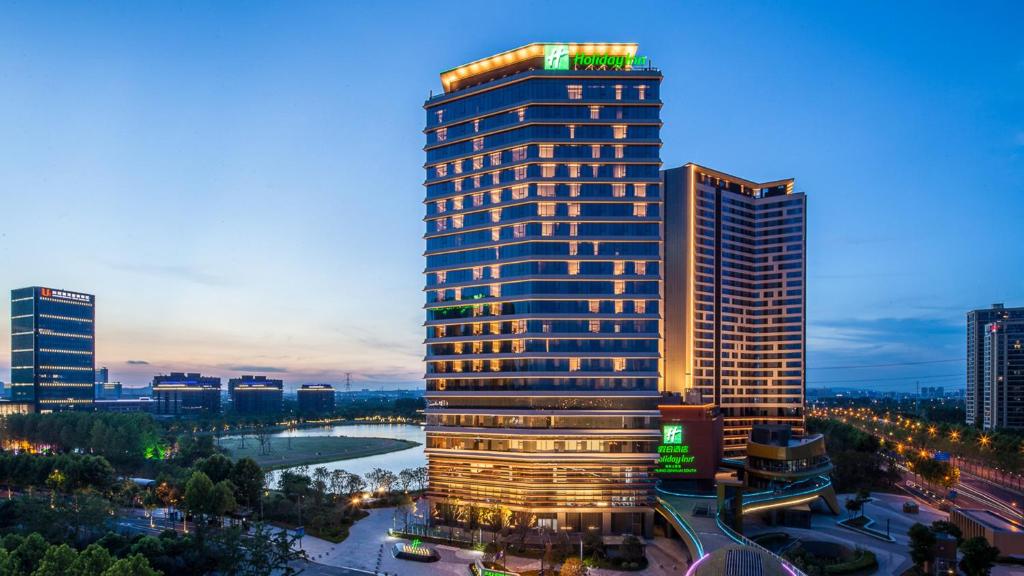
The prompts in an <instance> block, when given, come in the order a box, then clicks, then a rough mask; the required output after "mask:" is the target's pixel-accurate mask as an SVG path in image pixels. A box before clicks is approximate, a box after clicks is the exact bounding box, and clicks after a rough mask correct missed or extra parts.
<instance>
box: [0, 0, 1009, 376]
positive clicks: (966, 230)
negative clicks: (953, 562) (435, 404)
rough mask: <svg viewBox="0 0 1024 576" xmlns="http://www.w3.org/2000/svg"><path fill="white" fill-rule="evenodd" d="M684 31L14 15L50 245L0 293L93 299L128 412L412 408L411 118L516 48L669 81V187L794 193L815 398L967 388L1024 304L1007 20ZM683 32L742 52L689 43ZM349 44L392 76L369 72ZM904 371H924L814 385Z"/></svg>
mask: <svg viewBox="0 0 1024 576" xmlns="http://www.w3.org/2000/svg"><path fill="white" fill-rule="evenodd" d="M654 6H656V5H654V4H652V5H651V7H652V8H651V9H654ZM689 6H695V7H700V8H696V9H693V10H690V9H686V10H679V11H677V13H676V16H679V18H672V17H666V18H664V19H662V20H663V22H662V23H660V24H656V25H652V24H651V23H650V22H649V20H648V19H646V18H644V21H643V24H642V25H640V24H639V22H640V19H639V18H635V17H631V15H630V14H629V13H622V12H621V11H615V12H614V17H613V16H612V15H611V11H609V13H610V14H609V15H608V16H605V15H600V14H598V15H596V17H595V19H593V20H586V19H583V20H581V19H578V18H577V19H575V20H570V19H569V16H570V15H572V14H574V13H575V11H574V10H572V9H571V7H569V6H566V7H562V6H556V7H554V9H552V10H546V8H545V5H542V4H529V5H527V7H526V8H525V11H526V12H533V13H535V14H536V15H540V14H541V10H545V12H546V13H547V16H546V18H544V19H538V23H537V26H536V30H530V31H529V32H528V33H525V32H505V31H503V30H502V26H501V18H500V17H498V15H499V12H497V11H496V10H495V11H493V13H492V14H491V16H492V17H483V18H479V16H480V15H479V14H465V13H461V12H460V11H459V10H453V11H450V13H449V11H446V13H445V17H446V18H450V19H453V20H454V21H453V22H452V26H451V28H452V29H458V30H461V31H462V32H463V34H462V35H459V36H456V37H453V38H451V39H447V38H446V39H445V40H449V41H445V42H439V41H438V40H439V39H438V38H433V37H431V34H430V32H429V31H426V30H422V29H420V28H419V27H418V25H417V24H418V22H419V21H421V20H422V19H423V18H427V17H429V15H430V14H432V13H433V12H432V11H431V10H430V8H429V7H426V6H413V7H412V8H411V9H410V10H408V11H405V12H400V13H397V14H395V13H392V12H388V14H387V17H386V18H384V17H383V13H378V12H375V9H374V8H372V7H364V8H360V9H358V10H357V11H355V14H353V10H352V9H349V8H348V7H344V8H342V7H333V6H330V5H313V4H307V5H303V6H299V7H294V8H293V9H289V10H287V11H286V10H284V9H283V8H282V9H275V8H274V7H271V6H258V7H252V8H250V9H247V10H245V11H244V12H242V11H236V10H233V9H231V7H229V6H227V5H225V6H218V7H213V8H210V9H209V10H208V11H206V12H200V11H199V10H196V9H194V10H193V11H192V12H189V11H188V10H172V9H169V8H159V7H158V8H152V9H149V10H139V11H133V12H132V13H130V14H125V13H122V12H120V11H117V10H115V9H113V8H112V5H95V7H94V9H93V10H88V9H87V8H84V7H75V6H72V7H68V8H67V9H66V12H67V13H69V18H67V19H66V20H56V21H55V20H53V19H52V18H48V17H47V16H48V15H46V14H45V9H43V8H37V7H33V6H18V7H17V8H15V9H9V10H8V12H10V13H11V14H10V16H11V17H10V18H9V19H7V20H6V21H4V22H0V47H2V48H3V50H0V74H2V76H3V77H4V78H5V79H6V82H5V84H7V85H9V86H10V88H11V89H10V90H7V91H5V92H4V93H2V94H0V126H4V127H5V128H7V131H8V133H10V134H14V135H15V136H16V137H14V138H9V139H6V141H5V142H4V143H2V144H0V147H2V149H0V150H2V151H3V154H2V155H0V169H2V171H3V173H4V174H5V175H6V177H5V178H4V179H3V180H2V181H0V182H2V184H0V190H3V191H4V198H5V203H6V204H7V205H8V206H9V207H10V208H11V210H10V213H12V214H17V213H24V214H52V215H53V218H54V221H55V223H56V224H58V225H59V226H58V227H48V228H47V229H46V232H47V234H48V235H51V234H52V235H53V236H50V237H48V238H47V239H46V240H47V241H46V242H41V241H39V238H38V237H37V236H34V235H33V232H34V231H35V230H36V228H35V227H34V226H35V224H34V223H33V219H31V218H24V219H17V218H15V219H9V220H8V221H7V226H5V227H4V229H3V230H2V231H0V254H2V260H0V263H2V264H0V268H2V269H3V270H4V274H3V275H2V276H0V277H2V278H3V279H4V280H5V282H4V283H3V284H4V286H3V288H4V289H5V290H10V289H14V288H19V287H23V286H30V285H43V286H51V287H54V288H64V289H68V290H75V291H81V292H87V293H91V294H95V295H96V296H97V308H96V313H97V366H108V367H109V368H110V369H111V379H112V380H120V381H122V382H124V383H125V384H126V385H139V384H145V383H148V382H149V381H150V380H151V379H152V376H153V375H155V374H157V373H160V372H168V371H171V370H176V371H199V372H203V373H204V374H207V373H209V374H210V375H214V376H221V377H222V378H229V377H232V376H235V375H238V374H241V373H243V372H244V373H257V374H260V373H262V374H268V375H273V376H274V377H280V378H283V379H284V380H285V381H286V384H287V385H288V386H289V387H290V388H291V387H297V386H298V385H300V384H303V383H311V382H321V381H322V382H330V383H334V384H338V383H341V382H343V381H344V374H345V373H346V372H352V373H353V376H354V380H355V382H354V383H353V386H354V387H356V388H357V389H359V388H363V387H370V388H375V387H377V386H379V385H385V386H388V387H394V386H395V385H397V384H399V383H402V384H404V385H406V386H408V385H411V384H415V385H417V386H422V380H421V379H420V376H421V375H422V372H423V369H422V356H423V353H422V338H423V329H422V327H421V324H422V309H421V306H422V304H423V293H422V291H421V290H422V285H423V277H422V275H421V271H422V240H421V235H422V233H423V225H422V221H421V218H422V205H421V204H420V203H419V202H420V201H421V200H422V198H421V195H420V192H421V188H420V184H421V182H422V169H421V164H422V150H421V147H422V144H423V140H422V138H418V139H417V138H413V137H411V136H413V135H416V134H418V133H419V131H420V130H421V128H422V124H423V116H422V114H423V111H422V109H421V105H422V103H423V100H424V99H425V98H426V97H427V95H428V94H429V93H430V90H433V91H435V93H436V92H437V91H439V90H440V89H441V85H440V80H439V78H438V73H439V72H440V71H442V70H446V69H449V68H452V67H454V66H457V65H459V64H463V63H466V62H469V61H472V60H475V59H477V58H479V57H482V56H485V55H487V54H490V53H494V52H497V51H500V50H502V49H505V48H508V47H509V46H518V45H523V44H527V43H529V42H531V41H535V40H545V39H552V38H556V39H566V40H575V39H588V38H595V37H596V38H608V39H609V40H621V41H636V42H638V43H639V44H640V50H641V53H643V54H647V55H649V56H650V57H651V58H652V60H653V63H654V65H655V66H657V67H659V68H661V70H662V72H663V73H664V75H665V83H664V86H663V95H662V98H663V100H664V101H665V108H664V112H663V120H664V122H665V127H664V128H663V131H662V138H663V140H664V148H663V153H662V154H663V158H664V160H665V165H664V168H673V167H676V166H679V165H682V164H683V163H685V162H688V161H693V162H699V163H703V164H707V165H710V166H715V167H717V168H720V169H722V170H723V171H726V172H729V173H732V174H743V175H748V176H750V177H754V178H759V179H762V180H773V179H781V178H789V177H792V178H795V179H796V184H797V190H799V191H806V192H807V193H808V195H809V197H810V199H809V203H808V210H809V218H808V222H809V231H808V236H809V241H808V253H809V263H808V312H807V317H808V340H809V359H808V372H809V375H808V386H809V387H819V386H833V387H838V386H851V387H864V384H863V383H857V382H849V381H850V380H856V379H858V378H859V379H862V380H864V379H870V378H882V377H886V378H893V379H894V380H892V381H891V382H889V383H886V384H891V385H892V386H894V387H897V388H901V389H904V390H907V389H909V390H913V386H914V379H915V378H916V379H920V381H921V385H922V386H932V385H943V386H946V387H947V388H951V387H962V385H963V382H964V377H963V372H964V368H963V362H962V360H961V361H960V362H959V363H956V362H947V360H951V359H953V358H961V359H962V357H963V340H964V330H965V326H964V323H965V315H966V313H967V311H968V310H970V309H974V308H983V307H987V306H989V305H990V304H991V303H993V302H1004V303H1005V304H1006V305H1007V306H1015V305H1024V277H1022V273H1021V271H1020V269H1019V267H1014V266H1013V261H1012V260H1011V259H1009V258H1006V257H1004V256H1001V255H1000V253H999V251H998V250H997V249H993V248H999V247H1005V248H1006V249H1009V247H1011V246H1013V245H1014V244H1016V243H1019V242H1020V241H1021V240H1024V232H1022V231H1021V230H1020V228H1019V226H1018V227H1016V228H1014V227H1013V224H1014V219H1013V216H1014V215H1015V214H1019V213H1021V212H1020V208H1021V200H1020V198H1019V195H1015V194H1014V192H1017V191H1020V190H1021V189H1022V184H1024V168H1022V164H1024V163H1022V159H1024V113H1022V110H1024V106H1021V104H1022V103H1021V100H1022V97H1021V94H1024V90H1021V88H1024V52H1022V50H1021V49H1020V48H1019V47H1014V46H1012V43H1011V40H1010V39H1011V38H1012V37H1013V35H1012V34H1010V33H1009V32H1010V28H1009V26H1010V24H1009V23H1010V22H1012V21H1014V20H1019V18H1018V19H1015V18H1014V17H1013V16H1012V14H1010V13H1011V12H1014V11H1016V12H1020V11H1021V8H1019V7H1017V6H1014V5H1012V4H1009V3H1007V4H1006V5H1005V9H1004V11H1005V12H1006V13H1007V17H1006V18H1001V19H1000V20H999V23H997V24H996V25H995V26H993V25H992V24H991V23H989V22H987V21H984V19H983V18H982V17H981V16H979V15H975V14H962V13H959V12H957V13H952V14H944V13H942V12H941V11H938V10H934V11H928V12H925V13H924V14H921V13H920V11H919V10H914V6H913V5H903V6H899V7H897V8H896V12H891V11H890V14H891V15H892V18H891V19H890V20H888V21H886V22H881V23H875V22H873V20H871V16H872V15H873V13H874V11H873V10H871V8H870V6H866V7H861V8H859V9H860V10H862V12H861V13H859V14H850V13H839V12H828V11H826V12H817V13H816V14H800V13H798V12H799V11H798V10H797V9H796V8H792V7H782V8H776V9H775V10H768V9H767V8H761V7H756V6H751V5H740V6H742V8H741V9H740V10H738V14H729V13H728V11H726V10H725V9H723V8H719V7H714V6H710V5H709V6H703V5H699V4H692V5H689ZM478 9H479V10H481V11H491V10H492V9H491V8H489V7H479V8H478ZM381 10H382V9H381ZM698 10H701V12H699V13H698ZM665 11H666V12H668V13H669V14H667V15H666V16H672V14H671V13H672V12H673V11H672V10H665ZM644 12H645V11H644V10H639V11H638V13H644ZM70 16H74V17H70ZM343 16H348V17H349V18H348V19H347V20H342V17H343ZM528 16H529V14H528ZM470 18H472V20H473V22H474V23H475V24H477V26H476V27H475V28H471V27H468V26H459V24H460V23H466V22H468V21H469V19H470ZM598 18H599V19H598ZM229 19H231V25H230V26H222V25H223V24H226V23H227V21H228V20H229ZM972 19H974V20H977V22H975V23H974V24H972ZM674 20H679V21H683V22H687V23H688V25H689V26H691V27H692V29H693V30H700V29H702V26H707V29H710V28H711V27H712V26H713V25H714V23H715V22H721V21H725V20H730V21H731V22H732V24H733V25H734V27H733V28H731V29H730V35H729V37H728V41H725V42H707V40H708V39H709V38H708V37H706V36H703V35H696V34H695V35H693V36H692V37H691V36H688V35H681V36H680V35H676V34H673V33H671V27H670V25H669V24H667V22H670V21H674ZM384 23H386V24H387V26H385V25H384ZM188 24H191V26H189V25H188ZM634 24H636V25H635V26H634ZM869 24H870V25H871V26H874V28H872V29H871V32H872V34H867V33H866V30H867V28H868V27H869V26H868V25H869ZM982 24H984V25H982ZM1000 26H1002V27H1006V30H1005V31H1004V33H1000V32H999V27H1000ZM47 27H48V28H47ZM764 29H773V30H778V31H779V32H778V37H779V38H785V39H787V40H790V41H791V42H792V44H788V45H780V44H781V43H779V44H776V43H770V42H768V41H767V40H765V38H766V37H765V36H761V35H760V33H759V31H761V30H764ZM179 33H180V36H178V35H176V34H179ZM383 34H390V35H393V36H394V37H395V38H398V37H401V38H403V39H404V41H402V42H398V41H396V42H386V41H381V40H380V39H379V36H380V35H383ZM767 38H768V39H770V38H771V37H770V36H768V37H767ZM438 44H441V45H440V46H438ZM365 46H371V47H372V48H373V54H374V55H375V58H376V59H377V61H379V62H384V63H386V64H387V65H386V66H373V65H372V64H371V65H365V64H366V63H365V62H363V61H362V60H361V58H365V56H366V52H365V51H364V50H363V49H362V47H365ZM354 47H357V48H358V49H354ZM431 47H433V48H435V51H430V50H428V48H431ZM410 54H414V55H417V56H416V57H410V56H409V55H410ZM361 64H362V65H361ZM329 70H338V71H339V74H337V75H334V74H325V71H329ZM350 70H355V71H356V72H357V78H350V77H347V75H349V74H351V72H349V71H350ZM950 71H952V74H954V75H955V76H951V75H950V73H951V72H950ZM716 79H718V82H715V80H716ZM690 80H693V81H694V82H693V83H692V84H688V82H689V81H690ZM705 80H707V85H704V84H703V82H704V81H705ZM772 81H775V82H777V84H776V85H771V82H772ZM741 85H742V86H744V87H745V88H744V89H740V88H738V87H739V86H741ZM360 88H371V89H364V90H361V89H360ZM382 92H383V93H382ZM368 110H375V111H378V114H365V113H363V112H364V111H368ZM379 117H383V118H386V119H387V121H385V122H379V121H377V120H378V118H379ZM371 130H372V132H371ZM718 132H721V133H720V134H716V133H718ZM741 133H745V134H746V135H747V138H746V141H747V142H749V144H747V145H745V146H744V145H742V140H741V139H740V138H739V137H738V135H739V134H741ZM364 134H370V136H369V137H365V136H364ZM153 135H155V136H153ZM694 136H696V137H694ZM395 143H400V145H396V144H395ZM951 165H952V167H951ZM776 171H778V172H776ZM982 175H983V177H982ZM880 182H882V183H885V185H882V186H879V183H880ZM889 183H891V184H889ZM20 191H30V192H31V194H22V193H20ZM139 191H143V192H144V193H143V194H140V193H139ZM976 194H984V195H985V197H984V198H983V201H979V199H978V198H975V195H976ZM413 198H416V200H415V201H413ZM44 199H50V200H49V202H44ZM880 207H885V210H882V209H881V208H880ZM993 208H997V209H993ZM45 210H50V211H51V212H45ZM154 224H155V226H154ZM167 224H171V226H167ZM385 227H386V228H385ZM60 228H63V229H60ZM168 228H170V230H168ZM382 230H386V231H387V234H386V235H385V234H383V233H382V232H381V231H382ZM992 230H996V231H998V233H999V235H1000V236H1002V240H1000V241H999V243H996V239H995V238H994V235H993V234H992V232H991V231H992ZM254 231H255V233H254ZM69 246H74V247H75V250H68V247H69ZM983 247H984V248H986V249H982V248H983ZM83 253H85V254H86V255H85V256H84V257H83ZM38 260H45V261H46V262H45V263H36V262H35V261H38ZM968 261H970V262H972V263H976V267H975V268H973V269H972V271H971V273H968V271H967V270H966V269H965V267H964V265H965V263H966V262H968ZM1014 268H1016V270H1015V269H1014ZM366 278H371V279H372V280H371V281H369V282H367V281H366V280H365V279H366ZM3 300H4V304H3V306H4V308H3V309H0V313H2V314H3V315H4V317H6V318H9V316H10V311H9V307H8V306H9V302H7V301H6V300H7V299H6V298H5V299H3ZM376 302H386V303H387V304H386V305H385V306H377V307H375V306H373V304H374V303H376ZM2 340H3V344H0V380H3V381H4V382H9V358H10V354H9V350H10V348H9V346H10V342H9V339H6V338H5V339H2ZM940 360H941V361H942V362H937V361H940ZM139 362H142V364H139ZM906 362H932V363H931V364H912V365H906V366H900V367H877V368H864V369H859V370H852V371H851V370H845V369H839V368H831V367H836V366H852V365H863V364H869V365H875V364H887V363H888V364H893V363H906ZM895 379H903V380H895ZM837 381H847V382H843V383H840V382H837ZM880 384H881V383H877V382H875V383H872V384H870V385H871V386H872V387H877V388H882V386H881V385H880Z"/></svg>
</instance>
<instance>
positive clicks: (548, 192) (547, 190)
mask: <svg viewBox="0 0 1024 576" xmlns="http://www.w3.org/2000/svg"><path fill="white" fill-rule="evenodd" d="M537 196H540V197H541V198H554V197H555V185H554V184H537Z"/></svg>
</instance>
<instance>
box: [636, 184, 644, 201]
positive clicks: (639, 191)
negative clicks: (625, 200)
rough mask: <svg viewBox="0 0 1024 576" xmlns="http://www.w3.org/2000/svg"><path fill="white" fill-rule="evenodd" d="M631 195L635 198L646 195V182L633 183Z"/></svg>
mask: <svg viewBox="0 0 1024 576" xmlns="http://www.w3.org/2000/svg"><path fill="white" fill-rule="evenodd" d="M633 195H634V196H636V197H637V198H644V197H646V196H647V184H633Z"/></svg>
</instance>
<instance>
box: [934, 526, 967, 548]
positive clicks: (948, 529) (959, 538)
mask: <svg viewBox="0 0 1024 576" xmlns="http://www.w3.org/2000/svg"><path fill="white" fill-rule="evenodd" d="M932 532H936V533H940V534H949V535H950V536H952V537H953V538H956V544H957V546H959V545H961V544H963V543H964V533H963V532H962V531H961V530H960V527H959V526H957V525H956V524H953V523H952V522H949V521H947V520H936V521H935V522H932Z"/></svg>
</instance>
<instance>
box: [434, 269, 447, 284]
mask: <svg viewBox="0 0 1024 576" xmlns="http://www.w3.org/2000/svg"><path fill="white" fill-rule="evenodd" d="M435 277H436V278H437V283H438V284H444V283H445V282H446V281H447V280H448V273H447V272H443V271H442V272H438V273H437V274H435Z"/></svg>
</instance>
